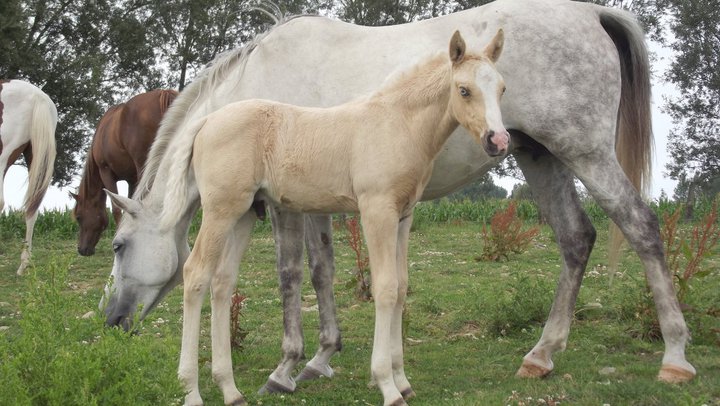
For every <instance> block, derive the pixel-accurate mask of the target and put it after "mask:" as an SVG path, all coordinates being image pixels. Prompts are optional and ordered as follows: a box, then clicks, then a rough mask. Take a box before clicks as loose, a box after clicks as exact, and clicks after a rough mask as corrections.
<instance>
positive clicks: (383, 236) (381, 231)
mask: <svg viewBox="0 0 720 406" xmlns="http://www.w3.org/2000/svg"><path fill="white" fill-rule="evenodd" d="M359 206H360V218H361V220H362V226H363V232H364V234H365V239H366V241H367V245H368V253H369V254H370V273H371V280H372V284H371V288H372V295H373V298H374V300H375V334H374V339H373V351H372V360H371V363H370V368H371V370H372V375H373V378H374V380H375V383H376V384H377V386H378V388H379V389H380V391H381V392H382V394H383V402H384V405H385V406H388V405H405V404H406V403H405V400H404V399H403V397H402V395H401V393H400V390H399V389H398V387H397V386H396V384H395V376H394V373H393V351H394V350H396V349H397V345H396V340H394V339H393V336H394V333H395V332H396V331H397V330H394V329H393V325H394V324H402V310H401V311H400V320H397V319H396V311H397V307H398V302H399V297H400V289H399V288H400V282H399V280H398V271H397V239H398V222H399V220H400V216H399V215H398V213H397V212H396V211H393V210H392V209H391V208H392V207H394V204H393V202H388V201H385V200H384V199H361V200H360V201H359Z"/></svg>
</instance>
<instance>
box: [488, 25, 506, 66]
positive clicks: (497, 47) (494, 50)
mask: <svg viewBox="0 0 720 406" xmlns="http://www.w3.org/2000/svg"><path fill="white" fill-rule="evenodd" d="M504 43H505V33H504V32H503V29H502V28H500V29H499V30H498V32H497V34H495V36H494V37H493V39H492V41H490V43H489V44H487V46H486V47H485V55H486V56H487V57H488V58H490V60H491V61H493V62H497V60H498V59H499V58H500V54H501V53H502V50H503V44H504Z"/></svg>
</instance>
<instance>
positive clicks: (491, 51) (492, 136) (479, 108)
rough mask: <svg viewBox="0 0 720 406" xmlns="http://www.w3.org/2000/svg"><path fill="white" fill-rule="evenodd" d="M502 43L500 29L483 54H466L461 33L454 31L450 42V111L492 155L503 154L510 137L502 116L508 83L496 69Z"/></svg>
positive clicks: (507, 146) (505, 151) (502, 37)
mask: <svg viewBox="0 0 720 406" xmlns="http://www.w3.org/2000/svg"><path fill="white" fill-rule="evenodd" d="M503 42H504V34H503V30H502V29H500V30H498V32H497V34H495V37H494V38H493V39H492V40H491V41H490V43H489V44H488V45H487V46H486V47H485V50H484V51H483V52H482V53H481V54H466V53H465V41H464V40H463V38H462V36H461V35H460V32H459V31H455V34H454V35H453V37H452V39H451V40H450V61H451V62H452V90H451V93H450V111H451V113H452V114H453V116H454V117H455V119H456V120H457V121H458V122H459V123H460V125H462V126H463V127H465V128H466V129H467V130H468V131H470V133H471V134H472V135H473V137H475V139H476V141H477V142H478V143H480V144H481V145H482V146H483V148H485V151H486V152H487V153H488V155H490V156H499V155H504V154H506V153H507V152H508V148H509V146H510V135H509V134H508V132H507V130H506V129H505V127H504V126H503V123H502V115H501V114H500V97H501V96H502V94H503V93H504V92H505V83H504V82H503V78H502V76H500V73H499V72H498V71H497V70H496V69H495V62H496V61H497V60H498V58H499V57H500V54H501V53H502V48H503Z"/></svg>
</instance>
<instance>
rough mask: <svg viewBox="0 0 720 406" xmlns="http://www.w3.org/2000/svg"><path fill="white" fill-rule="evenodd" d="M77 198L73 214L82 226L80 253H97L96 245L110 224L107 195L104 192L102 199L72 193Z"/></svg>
mask: <svg viewBox="0 0 720 406" xmlns="http://www.w3.org/2000/svg"><path fill="white" fill-rule="evenodd" d="M70 196H71V197H72V198H73V199H75V208H73V211H72V216H73V218H74V219H75V221H77V222H78V225H79V226H80V235H79V237H78V253H79V254H80V255H82V256H90V255H94V254H95V246H96V245H97V243H98V241H100V236H101V235H102V232H103V231H105V229H106V228H107V226H108V215H107V209H106V208H105V200H106V199H107V197H106V196H105V193H102V199H87V198H84V197H83V196H82V193H80V194H77V195H76V194H75V193H70Z"/></svg>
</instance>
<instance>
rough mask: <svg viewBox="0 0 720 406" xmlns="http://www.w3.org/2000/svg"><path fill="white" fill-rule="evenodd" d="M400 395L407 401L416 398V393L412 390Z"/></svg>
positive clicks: (409, 389) (408, 389)
mask: <svg viewBox="0 0 720 406" xmlns="http://www.w3.org/2000/svg"><path fill="white" fill-rule="evenodd" d="M400 394H401V395H402V397H403V399H405V400H410V399H412V398H414V397H415V391H414V390H412V388H407V389H405V390H404V391H402V392H400Z"/></svg>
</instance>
